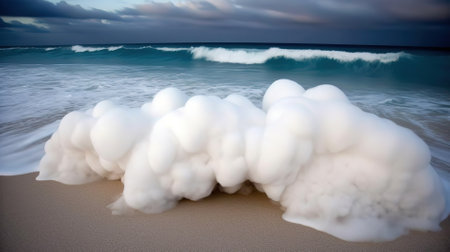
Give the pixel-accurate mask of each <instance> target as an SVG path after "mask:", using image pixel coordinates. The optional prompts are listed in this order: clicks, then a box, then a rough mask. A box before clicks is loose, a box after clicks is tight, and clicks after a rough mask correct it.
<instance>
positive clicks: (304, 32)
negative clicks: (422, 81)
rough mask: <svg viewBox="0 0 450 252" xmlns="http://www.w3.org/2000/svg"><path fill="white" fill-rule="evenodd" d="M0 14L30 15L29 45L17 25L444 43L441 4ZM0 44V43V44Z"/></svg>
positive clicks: (60, 33) (360, 2)
mask: <svg viewBox="0 0 450 252" xmlns="http://www.w3.org/2000/svg"><path fill="white" fill-rule="evenodd" d="M0 16H16V17H32V18H34V19H36V20H37V21H38V22H40V23H42V24H44V25H45V27H48V29H47V31H48V32H47V33H46V34H45V35H44V36H40V37H39V38H38V37H36V38H35V39H34V40H33V39H32V38H33V34H32V33H31V32H30V31H25V29H24V30H20V29H19V28H17V29H16V30H15V31H17V33H16V34H15V35H16V36H15V37H16V38H19V37H22V39H17V43H19V42H23V41H36V43H50V44H57V43H61V44H74V43H126V42H129V43H135V42H281V43H282V42H289V43H338V44H385V45H416V46H447V47H448V46H450V36H448V34H450V2H449V1H448V0H396V1H391V0H303V1H299V0H278V1H273V0H185V1H180V2H177V3H172V2H148V3H145V4H140V5H135V6H130V7H128V8H124V9H122V10H118V11H115V12H106V11H103V10H98V9H89V10H87V9H84V8H82V7H81V6H79V5H70V4H68V3H66V2H59V3H57V4H52V3H50V2H47V1H44V0H6V1H5V0H0ZM105 20H106V21H105ZM3 23H4V22H3ZM5 24H6V25H13V23H12V22H9V23H5ZM16 25H19V24H16ZM2 29H3V30H4V29H9V30H10V31H11V29H12V28H11V27H9V28H7V27H5V26H4V24H1V25H0V30H2ZM20 40H23V41H20ZM4 41H6V40H3V42H2V38H0V44H1V43H5V42H4ZM8 41H12V40H11V39H10V40H8Z"/></svg>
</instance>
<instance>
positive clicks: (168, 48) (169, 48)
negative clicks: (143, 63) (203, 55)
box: [152, 47, 192, 52]
mask: <svg viewBox="0 0 450 252" xmlns="http://www.w3.org/2000/svg"><path fill="white" fill-rule="evenodd" d="M152 48H154V49H156V50H159V51H164V52H179V51H190V50H191V49H192V48H183V47H181V48H176V47H152Z"/></svg>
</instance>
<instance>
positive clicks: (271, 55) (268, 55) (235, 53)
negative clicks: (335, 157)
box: [174, 46, 406, 64]
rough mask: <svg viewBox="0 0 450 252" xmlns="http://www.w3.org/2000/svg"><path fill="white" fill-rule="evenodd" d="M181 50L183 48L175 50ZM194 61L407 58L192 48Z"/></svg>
mask: <svg viewBox="0 0 450 252" xmlns="http://www.w3.org/2000/svg"><path fill="white" fill-rule="evenodd" d="M174 49H177V50H181V48H174ZM188 50H189V51H190V52H191V53H192V55H193V57H194V59H205V60H208V61H213V62H220V63H237V64H263V63H265V62H267V61H268V60H270V59H276V58H286V59H293V60H296V61H303V60H308V59H317V58H328V59H332V60H336V61H340V62H354V61H358V60H362V61H366V62H380V63H392V62H395V61H397V60H399V59H400V57H402V56H406V53H404V52H394V53H370V52H345V51H334V50H312V49H282V48H277V47H272V48H269V49H266V50H255V49H227V48H221V47H219V48H209V47H204V46H200V47H191V48H190V49H188Z"/></svg>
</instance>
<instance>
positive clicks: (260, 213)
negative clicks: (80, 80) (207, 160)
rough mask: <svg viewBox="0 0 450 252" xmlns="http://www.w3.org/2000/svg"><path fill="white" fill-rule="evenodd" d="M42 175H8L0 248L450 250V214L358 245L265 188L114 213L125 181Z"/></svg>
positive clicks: (3, 183)
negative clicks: (149, 211) (307, 220)
mask: <svg viewBox="0 0 450 252" xmlns="http://www.w3.org/2000/svg"><path fill="white" fill-rule="evenodd" d="M36 176H37V174H36V173H33V174H28V175H20V176H12V177H6V176H0V193H1V198H0V229H1V236H0V251H80V250H82V251H199V250H202V251H204V250H206V251H243V250H244V251H261V250H263V251H324V250H325V251H330V250H333V251H386V250H389V251H450V218H447V220H445V221H444V222H443V223H441V226H442V230H441V231H440V232H412V233H410V234H409V235H406V236H403V237H400V238H399V239H397V240H395V241H391V242H385V243H352V242H346V241H342V240H339V239H337V238H335V237H333V236H331V235H328V234H326V233H323V232H319V231H316V230H314V229H312V228H308V227H305V226H301V225H297V224H292V223H288V222H285V221H283V220H282V219H281V214H282V211H281V209H280V207H279V206H278V205H276V204H274V203H272V202H271V201H270V200H269V199H267V197H266V196H265V195H264V194H261V193H257V192H254V193H252V194H250V195H248V196H245V195H240V194H233V195H228V194H224V193H219V192H216V193H214V194H213V195H211V196H210V197H208V198H205V199H203V200H200V201H197V202H192V201H189V200H183V201H181V202H180V203H179V204H178V206H177V207H175V208H174V209H172V210H169V211H167V212H164V213H161V214H154V215H145V214H135V215H132V216H113V215H111V212H110V210H109V209H108V208H107V207H106V206H107V205H108V204H110V203H111V202H113V201H114V200H115V198H116V197H117V196H118V195H119V194H120V192H121V191H122V188H123V187H122V184H121V183H120V182H118V181H101V182H95V183H91V184H87V185H81V186H68V185H64V184H60V183H57V182H51V181H45V182H44V181H41V182H38V181H35V177H36Z"/></svg>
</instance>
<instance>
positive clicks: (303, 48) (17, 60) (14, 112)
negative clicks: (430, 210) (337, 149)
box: [0, 44, 450, 179]
mask: <svg viewBox="0 0 450 252" xmlns="http://www.w3.org/2000/svg"><path fill="white" fill-rule="evenodd" d="M449 70H450V52H449V51H445V50H444V51H442V50H427V49H418V48H390V47H363V46H357V47H355V46H320V45H316V46H313V45H274V44H146V45H143V44H126V45H89V46H82V45H70V46H48V47H4V48H0V85H1V88H0V174H1V175H14V174H23V173H28V172H32V171H36V169H37V167H38V163H39V160H40V158H41V157H42V156H43V155H44V143H45V142H46V141H47V140H48V139H49V137H50V135H51V134H52V133H53V132H54V131H55V130H56V128H57V127H58V124H59V122H60V120H61V118H62V117H63V116H64V115H65V114H67V113H69V112H71V111H74V110H86V109H89V108H91V107H93V106H94V105H95V104H96V103H98V102H100V101H102V100H106V99H108V100H112V101H113V102H115V103H118V104H122V105H126V106H128V107H139V106H141V105H142V104H144V103H145V102H148V101H151V99H152V97H153V95H154V94H155V93H156V92H158V91H159V90H161V89H163V88H165V87H176V88H178V89H180V90H182V91H184V92H185V93H186V94H188V95H189V96H192V95H216V96H219V97H221V98H224V97H226V96H227V95H229V94H231V93H237V94H241V95H243V96H245V97H247V98H249V99H250V100H251V101H252V102H253V103H254V104H256V105H257V106H259V107H260V106H261V101H262V97H263V95H264V92H265V90H266V89H267V87H268V86H269V85H270V84H271V83H272V82H273V81H275V80H277V79H281V78H286V79H291V80H294V81H296V82H298V83H300V84H301V85H302V86H303V87H304V88H305V89H307V88H311V87H314V86H317V85H319V84H332V85H335V86H337V87H339V88H340V89H341V90H342V91H344V93H345V94H346V95H347V96H348V98H349V99H350V101H351V102H352V103H353V104H354V105H356V106H358V107H359V108H361V109H362V110H364V111H367V112H370V113H374V114H376V115H378V116H380V117H383V118H388V119H390V120H392V121H394V122H395V123H397V124H399V125H401V126H404V127H406V128H409V129H411V130H413V131H414V132H415V133H416V134H417V135H418V136H419V137H421V138H422V139H423V140H424V141H425V142H426V143H427V144H428V146H429V147H430V150H431V154H432V160H431V165H432V166H433V167H434V168H435V169H436V170H437V171H438V173H439V174H440V175H441V176H443V177H446V178H448V179H449V178H450V113H449V112H450V74H449Z"/></svg>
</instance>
